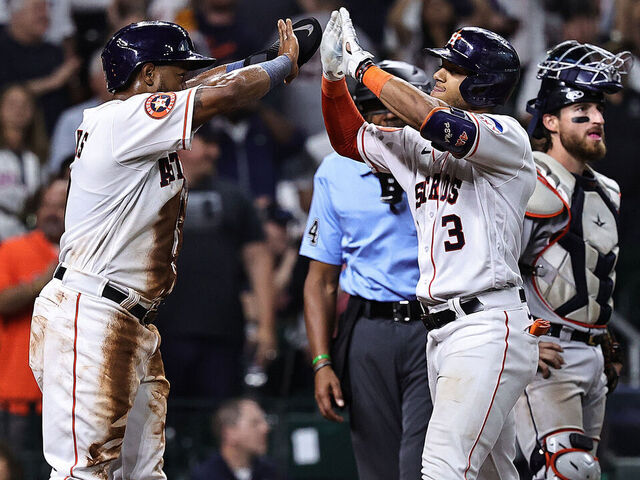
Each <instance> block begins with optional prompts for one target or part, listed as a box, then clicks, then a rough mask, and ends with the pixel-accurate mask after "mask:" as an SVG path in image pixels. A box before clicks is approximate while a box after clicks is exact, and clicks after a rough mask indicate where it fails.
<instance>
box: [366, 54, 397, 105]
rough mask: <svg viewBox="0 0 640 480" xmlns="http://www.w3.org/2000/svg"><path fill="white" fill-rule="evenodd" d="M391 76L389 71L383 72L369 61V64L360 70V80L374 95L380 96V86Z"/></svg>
mask: <svg viewBox="0 0 640 480" xmlns="http://www.w3.org/2000/svg"><path fill="white" fill-rule="evenodd" d="M391 77H393V75H391V74H390V73H389V72H385V71H384V70H382V69H381V68H380V67H377V66H376V65H374V64H373V62H371V65H369V66H368V67H367V69H366V70H365V71H364V72H362V80H361V82H362V83H364V85H365V87H367V88H368V89H369V90H371V91H372V92H373V94H374V95H375V96H376V97H380V92H382V87H384V85H385V83H387V82H388V81H389V80H391Z"/></svg>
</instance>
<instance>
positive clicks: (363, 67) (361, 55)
mask: <svg viewBox="0 0 640 480" xmlns="http://www.w3.org/2000/svg"><path fill="white" fill-rule="evenodd" d="M340 18H341V19H342V55H343V57H344V64H345V67H346V70H347V72H348V73H349V75H350V76H352V77H353V78H355V79H356V80H358V81H359V82H362V77H363V76H364V72H366V71H367V69H368V68H369V67H370V66H372V65H373V60H371V59H372V58H373V54H371V53H369V52H367V51H366V50H363V49H362V47H361V46H360V44H359V43H358V37H357V36H356V30H355V29H354V28H353V23H352V22H351V16H350V15H349V11H348V10H347V9H346V8H344V7H342V8H341V9H340Z"/></svg>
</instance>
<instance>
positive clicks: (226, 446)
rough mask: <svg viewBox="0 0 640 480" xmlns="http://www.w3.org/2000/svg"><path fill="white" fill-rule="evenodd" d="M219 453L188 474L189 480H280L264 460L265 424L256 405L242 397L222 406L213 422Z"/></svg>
mask: <svg viewBox="0 0 640 480" xmlns="http://www.w3.org/2000/svg"><path fill="white" fill-rule="evenodd" d="M213 431H214V435H215V436H216V437H217V439H218V441H219V444H220V452H219V453H215V454H213V455H212V456H211V457H210V458H209V459H208V460H206V461H205V462H204V463H202V464H200V465H198V466H196V467H195V468H194V469H193V470H192V472H191V480H249V479H251V480H278V479H280V480H282V479H283V478H284V476H283V475H282V474H280V473H279V472H278V470H277V468H276V467H275V465H274V464H273V462H272V461H271V460H269V459H268V458H265V454H266V453H267V448H268V442H267V440H268V438H267V436H268V434H269V424H268V423H267V419H266V418H265V413H264V411H263V410H262V408H260V405H258V403H257V402H255V401H254V400H251V399H249V398H246V397H241V398H236V399H233V400H229V401H227V402H225V403H224V404H223V405H222V406H221V407H220V408H219V409H218V411H217V412H216V414H215V416H214V419H213Z"/></svg>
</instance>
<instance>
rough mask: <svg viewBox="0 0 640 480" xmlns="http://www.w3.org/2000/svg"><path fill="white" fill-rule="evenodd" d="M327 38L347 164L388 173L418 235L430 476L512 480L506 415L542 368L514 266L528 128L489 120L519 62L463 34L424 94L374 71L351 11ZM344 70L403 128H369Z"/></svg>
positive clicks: (499, 41)
mask: <svg viewBox="0 0 640 480" xmlns="http://www.w3.org/2000/svg"><path fill="white" fill-rule="evenodd" d="M324 36H325V38H324V39H323V44H322V46H321V48H323V49H324V50H323V52H322V53H323V55H322V60H323V73H324V80H323V85H322V93H323V114H324V118H325V124H326V127H327V132H328V133H329V138H330V139H331V143H332V145H333V147H334V149H335V150H336V151H337V152H338V153H340V154H341V155H343V156H347V157H350V158H352V159H354V160H359V161H364V162H365V163H366V164H367V165H369V167H370V168H372V169H373V170H374V171H383V172H390V173H392V174H393V176H394V177H395V178H396V180H397V181H398V183H399V184H400V186H402V188H403V189H404V190H405V192H406V193H407V197H408V200H409V206H410V208H411V213H412V215H413V219H414V222H415V226H416V229H417V234H418V265H419V269H420V278H419V280H418V284H417V286H416V296H417V298H418V300H420V302H421V305H422V307H423V308H424V310H425V315H424V316H423V322H424V323H425V325H426V326H427V330H428V331H429V332H428V337H427V366H428V378H429V389H430V392H431V397H432V399H433V414H432V416H431V420H430V421H429V425H428V428H427V434H426V438H425V445H424V451H423V456H422V478H423V479H424V480H427V479H430V480H445V479H446V480H450V479H466V480H471V479H477V478H483V479H485V478H487V479H488V478H500V479H502V480H506V479H508V480H517V478H518V474H517V471H516V469H515V467H514V465H513V457H514V456H515V424H514V419H513V414H512V410H513V406H514V404H515V403H516V400H517V399H518V397H519V396H520V395H521V394H522V392H523V390H524V387H525V386H526V385H527V383H529V381H530V380H531V379H532V378H533V376H534V374H535V372H536V367H537V361H538V337H537V336H535V335H534V334H533V333H532V332H531V331H530V328H531V326H532V320H531V318H530V315H529V311H528V308H527V306H526V302H525V301H524V291H523V290H522V288H521V285H522V280H521V277H520V272H519V268H518V258H519V257H520V247H521V243H520V242H521V238H522V222H523V218H524V213H525V208H526V205H527V202H528V200H529V197H530V196H531V194H532V193H533V190H534V187H535V182H536V176H535V167H534V162H533V157H532V153H531V147H530V145H529V139H528V137H527V134H526V132H525V130H524V129H523V128H522V127H521V126H520V125H519V124H518V122H517V121H516V120H515V119H513V118H511V117H508V116H505V115H496V114H493V113H492V108H493V107H494V106H496V105H500V104H503V103H504V102H505V101H506V100H507V98H508V97H509V95H510V93H511V91H512V90H513V88H514V87H515V85H516V83H517V81H518V77H519V72H520V62H519V59H518V56H517V54H516V52H515V50H514V49H513V47H512V46H511V45H510V44H509V43H508V42H507V41H506V40H504V39H503V38H502V37H500V36H499V35H496V34H495V33H493V32H490V31H488V30H484V29H481V28H476V27H465V28H462V29H460V30H458V31H456V32H454V34H453V35H452V36H451V38H450V40H449V41H448V42H447V45H446V46H445V47H444V48H438V49H430V50H429V52H430V53H431V54H432V55H434V56H436V57H439V58H440V59H441V60H442V67H441V68H440V69H439V70H438V71H437V72H436V73H435V74H434V76H433V78H434V80H435V86H434V88H433V90H432V91H431V93H430V94H426V93H425V92H422V91H420V90H419V89H417V88H415V87H414V86H412V85H410V84H409V83H407V82H405V81H403V80H401V79H398V78H397V77H394V76H392V75H390V74H389V73H388V72H384V71H383V70H381V69H380V68H378V67H376V66H375V65H374V64H373V62H372V60H371V57H372V55H371V54H370V53H368V52H366V51H364V50H362V48H361V47H360V46H359V45H358V43H357V39H356V35H355V32H354V30H353V25H352V24H351V20H350V18H349V13H348V12H347V11H346V10H345V9H341V10H340V13H338V12H334V13H333V14H332V18H331V20H330V22H329V24H328V25H327V27H326V29H325V32H324ZM325 39H326V41H325ZM330 52H333V54H331V53H330ZM345 72H347V73H348V74H349V75H350V76H352V77H354V78H355V79H356V80H358V81H360V82H361V83H363V84H364V85H365V86H367V88H369V89H370V90H371V91H372V92H373V93H374V94H375V95H376V96H378V98H380V99H381V100H382V102H383V103H384V104H385V106H386V107H387V108H389V110H390V111H391V112H393V113H394V114H396V115H397V116H398V117H400V118H401V119H403V120H404V121H405V123H406V124H407V125H408V126H406V127H404V128H389V127H380V126H377V125H374V124H370V123H368V122H365V120H364V119H363V118H362V116H361V115H360V114H359V113H358V111H357V109H356V108H355V106H354V105H353V102H352V100H351V97H350V96H349V94H348V91H347V87H346V83H345V81H344V79H343V76H344V74H345ZM354 201H357V197H355V198H354Z"/></svg>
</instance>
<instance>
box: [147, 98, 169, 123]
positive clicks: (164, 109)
mask: <svg viewBox="0 0 640 480" xmlns="http://www.w3.org/2000/svg"><path fill="white" fill-rule="evenodd" d="M175 104H176V94H175V93H173V92H169V93H157V94H154V95H151V96H150V97H149V98H147V100H146V102H144V111H145V112H147V115H149V116H150V117H151V118H155V119H156V120H158V119H161V118H164V117H166V116H167V115H169V113H170V112H171V110H173V107H174V106H175Z"/></svg>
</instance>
